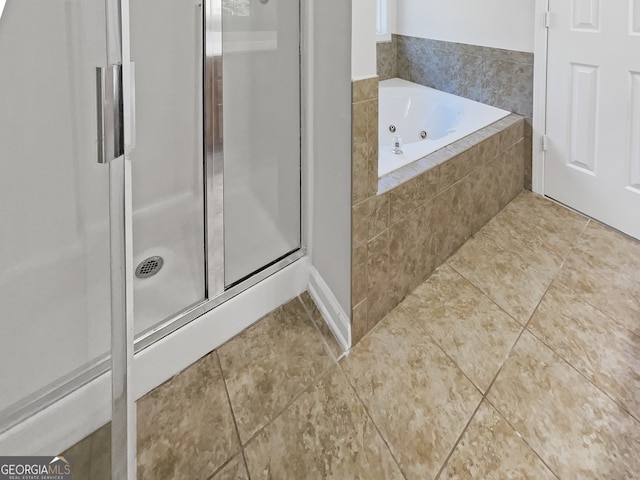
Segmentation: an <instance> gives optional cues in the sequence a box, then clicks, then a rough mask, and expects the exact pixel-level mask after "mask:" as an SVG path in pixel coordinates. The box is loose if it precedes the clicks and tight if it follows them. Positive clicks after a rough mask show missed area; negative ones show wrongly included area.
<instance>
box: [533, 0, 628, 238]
mask: <svg viewBox="0 0 640 480" xmlns="http://www.w3.org/2000/svg"><path fill="white" fill-rule="evenodd" d="M549 5H550V13H551V14H550V19H551V22H550V28H549V44H548V45H549V50H548V65H547V133H546V134H547V140H548V142H547V153H546V158H545V173H544V190H545V194H546V195H547V196H549V197H551V198H554V199H556V200H558V201H559V202H562V203H564V204H566V205H568V206H570V207H572V208H575V209H576V210H578V211H581V212H583V213H585V214H587V215H589V216H591V217H593V218H595V219H597V220H599V221H601V222H603V223H606V224H608V225H611V226H612V227H614V228H616V229H618V230H621V231H623V232H625V233H627V234H629V235H632V236H634V237H636V238H640V0H607V1H606V2H605V1H600V0H550V2H549Z"/></svg>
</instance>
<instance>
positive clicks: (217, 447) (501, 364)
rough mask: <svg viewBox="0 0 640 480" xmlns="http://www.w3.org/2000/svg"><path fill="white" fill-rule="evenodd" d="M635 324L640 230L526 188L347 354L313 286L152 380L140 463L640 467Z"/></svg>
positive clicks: (200, 470)
mask: <svg viewBox="0 0 640 480" xmlns="http://www.w3.org/2000/svg"><path fill="white" fill-rule="evenodd" d="M638 335H640V243H638V242H635V241H633V240H630V239H628V238H626V237H624V236H622V235H620V234H619V233H616V232H614V231H612V230H610V229H608V228H605V227H602V226H601V225H599V224H597V223H595V222H593V221H589V220H588V219H586V218H584V217H582V216H580V215H578V214H575V213H573V212H571V211H569V210H567V209H565V208H563V207H561V206H559V205H557V204H555V203H552V202H551V201H548V200H545V199H543V198H541V197H538V196H535V195H533V194H530V193H523V194H521V195H520V196H518V197H517V198H516V199H515V200H514V201H513V202H512V203H510V204H509V205H508V206H507V207H506V208H505V209H504V210H503V211H502V212H501V213H500V214H498V215H497V216H496V217H495V218H494V219H493V220H492V221H491V222H489V224H487V225H486V226H485V227H484V228H483V229H482V230H481V231H479V232H478V233H477V234H476V235H475V236H474V237H473V238H471V239H470V240H469V241H468V242H467V243H466V244H465V245H463V247H462V248H461V249H460V250H459V251H458V252H457V253H456V254H454V255H453V256H452V257H451V258H449V259H448V260H447V262H446V263H445V264H443V265H442V266H440V267H439V268H438V269H437V270H436V272H435V273H434V274H433V275H432V276H431V277H430V278H429V279H428V280H427V281H426V282H425V283H424V284H423V285H421V286H420V287H418V288H417V289H416V290H415V291H414V292H413V293H412V294H410V295H409V296H408V297H407V298H406V299H405V300H404V301H403V302H402V303H401V304H400V305H399V306H398V307H396V308H395V309H394V310H393V311H392V312H391V313H389V314H388V315H387V316H386V318H385V319H383V320H382V321H381V322H380V323H379V324H378V325H377V326H376V327H375V328H374V329H373V330H372V331H371V332H369V333H368V334H367V335H366V336H365V337H364V338H363V339H362V341H361V342H360V343H358V345H356V346H355V347H354V348H353V349H352V350H351V351H350V352H349V353H348V354H347V355H342V356H340V351H339V349H338V348H337V345H336V343H335V342H334V341H333V339H332V338H331V337H330V336H329V335H328V334H327V331H326V327H325V326H324V323H323V322H322V320H321V318H320V316H319V313H318V311H317V309H316V308H315V306H314V305H313V302H311V299H310V297H309V296H308V294H304V295H302V296H301V297H300V298H298V299H294V300H293V301H292V302H290V303H289V304H287V305H285V306H284V307H281V308H280V309H278V310H276V311H275V312H273V313H272V314H270V315H268V316H267V317H265V318H264V319H262V320H261V321H260V322H258V323H257V324H256V325H254V326H253V327H251V328H250V329H248V330H247V331H245V332H243V333H242V334H241V335H239V336H238V337H236V338H234V339H232V340H231V341H229V342H228V343H227V344H225V345H224V346H222V347H221V348H219V349H218V350H217V351H216V352H213V353H212V354H210V355H208V356H207V357H205V358H203V359H202V360H200V361H199V362H198V363H196V364H195V365H194V366H192V367H189V369H187V370H185V372H182V373H181V374H179V375H177V376H176V377H175V378H174V379H172V380H171V381H169V382H167V383H166V384H164V385H162V386H161V387H159V388H158V389H156V391H154V392H152V394H150V395H152V397H145V399H143V400H141V401H140V402H139V403H138V410H139V418H140V419H141V420H142V421H141V422H139V431H138V434H139V457H138V458H139V478H145V479H146V478H149V479H151V478H153V479H162V480H167V479H183V478H184V479H190V480H192V479H208V478H211V479H214V480H222V479H225V480H226V479H251V480H258V479H292V480H301V479H335V480H348V479H371V480H376V479H405V480H412V479H420V480H423V479H435V478H440V479H506V478H508V479H542V480H545V479H555V478H560V479H568V480H574V479H598V480H600V479H607V480H609V479H611V480H618V479H632V478H640V422H639V420H640V337H639V336H638ZM196 375H200V376H201V377H202V378H201V379H200V380H198V381H196V384H197V387H195V386H193V385H192V386H189V385H187V384H188V383H189V382H191V383H193V382H194V381H195V380H194V379H195V376H196ZM191 377H193V379H192V380H191V381H190V380H189V378H191ZM183 390H185V391H188V392H190V393H188V394H187V395H185V393H184V391H183ZM222 392H224V394H223V395H222V397H223V398H221V397H220V395H221V393H222ZM227 400H228V401H227ZM198 418H200V419H201V421H198ZM230 418H232V419H233V421H231V422H230V421H229V419H230ZM148 430H153V433H149V432H148ZM190 432H191V433H190ZM152 438H155V441H150V439H152ZM96 442H97V440H96V439H93V443H92V444H90V445H89V447H91V448H90V451H91V454H92V456H93V455H96V454H97V453H96V452H98V450H99V449H98V447H97V445H96ZM74 448H75V449H76V451H77V453H78V455H79V456H80V455H81V454H82V453H83V452H85V453H86V451H88V450H87V448H88V446H86V445H84V446H83V445H81V444H79V445H78V446H76V447H74ZM83 448H84V450H83ZM78 460H79V461H80V458H79V459H78ZM82 464H83V465H84V464H87V465H86V469H87V470H86V471H87V472H90V471H92V470H91V465H90V464H91V462H87V461H84V462H82ZM78 465H80V463H78ZM176 465H177V466H179V467H180V468H176ZM94 469H95V466H94ZM89 475H91V476H88V477H87V478H92V479H93V478H98V477H97V476H93V474H89ZM74 478H76V475H74ZM77 478H84V477H83V476H82V475H78V477H77ZM100 478H102V477H100Z"/></svg>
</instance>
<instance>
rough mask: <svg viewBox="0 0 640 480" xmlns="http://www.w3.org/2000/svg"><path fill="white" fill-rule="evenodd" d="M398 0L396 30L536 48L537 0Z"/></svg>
mask: <svg viewBox="0 0 640 480" xmlns="http://www.w3.org/2000/svg"><path fill="white" fill-rule="evenodd" d="M360 1H366V0H360ZM397 1H398V16H397V28H396V32H394V33H398V34H400V35H408V36H413V37H422V38H432V39H435V40H444V41H449V42H457V43H467V44H470V45H481V46H484V47H494V48H504V49H508V50H518V51H523V52H533V31H534V15H533V12H534V3H535V2H534V0H482V1H478V0H446V1H443V0H397ZM354 4H355V2H354Z"/></svg>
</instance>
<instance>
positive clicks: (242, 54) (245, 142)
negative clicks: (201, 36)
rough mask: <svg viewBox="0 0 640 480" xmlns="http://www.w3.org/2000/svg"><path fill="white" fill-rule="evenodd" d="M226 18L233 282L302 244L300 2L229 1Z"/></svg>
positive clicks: (228, 263)
mask: <svg viewBox="0 0 640 480" xmlns="http://www.w3.org/2000/svg"><path fill="white" fill-rule="evenodd" d="M221 16H222V28H221V30H222V32H221V40H222V48H221V52H222V60H221V61H220V62H221V65H220V66H221V72H222V73H221V75H219V77H220V80H221V82H220V84H219V85H218V84H217V85H216V86H218V88H219V90H220V91H219V92H217V93H218V95H219V96H221V97H222V101H221V102H216V104H215V107H214V108H218V109H219V112H220V116H221V117H222V123H223V128H222V130H221V132H219V133H218V134H221V135H222V139H221V140H222V141H221V142H219V143H220V146H221V153H219V154H221V155H223V157H224V270H225V273H224V283H225V286H226V287H229V286H232V285H234V284H236V283H238V282H239V281H242V280H243V279H244V278H246V277H248V276H250V275H251V274H253V273H254V272H256V271H258V270H261V269H262V268H264V267H266V266H268V265H270V264H272V263H274V262H276V261H277V260H279V259H281V258H283V257H285V256H286V255H288V254H289V253H291V252H293V251H295V250H297V249H299V248H300V244H301V233H300V203H301V202H300V6H299V0H222V12H221ZM218 103H220V104H218ZM220 116H218V117H217V118H220Z"/></svg>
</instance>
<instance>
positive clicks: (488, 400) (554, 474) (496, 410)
mask: <svg viewBox="0 0 640 480" xmlns="http://www.w3.org/2000/svg"><path fill="white" fill-rule="evenodd" d="M486 400H487V403H488V404H489V405H490V406H491V408H493V410H494V411H495V412H496V413H497V414H498V416H499V417H500V418H502V419H503V420H504V421H505V422H506V423H507V425H509V427H511V429H512V430H513V431H514V432H515V434H516V436H517V437H518V438H519V439H520V440H521V441H522V443H524V444H525V445H526V446H527V448H529V450H531V451H532V452H533V454H534V455H535V456H536V457H538V459H539V460H540V461H541V462H542V464H543V465H544V466H545V467H547V470H549V472H551V475H553V476H554V477H555V478H557V479H558V480H560V476H559V475H558V474H557V473H556V472H554V471H553V469H552V468H551V467H550V466H549V464H548V463H547V462H546V461H545V460H544V459H543V458H542V457H541V456H540V454H539V453H538V452H537V451H536V449H535V448H533V447H532V446H531V445H530V444H529V442H527V440H526V439H525V438H524V436H523V435H522V434H521V433H520V432H519V431H518V429H517V428H515V427H514V426H513V425H512V424H511V422H510V421H509V420H507V418H506V417H505V416H504V415H503V414H502V412H501V411H500V410H498V408H497V407H496V406H495V405H494V404H493V403H492V402H491V400H490V399H488V398H487V399H486Z"/></svg>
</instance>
